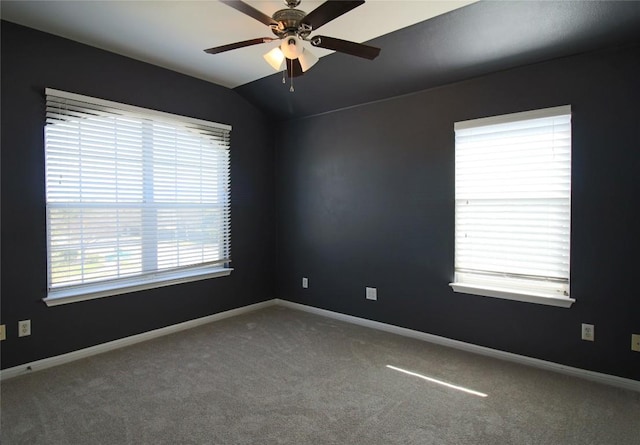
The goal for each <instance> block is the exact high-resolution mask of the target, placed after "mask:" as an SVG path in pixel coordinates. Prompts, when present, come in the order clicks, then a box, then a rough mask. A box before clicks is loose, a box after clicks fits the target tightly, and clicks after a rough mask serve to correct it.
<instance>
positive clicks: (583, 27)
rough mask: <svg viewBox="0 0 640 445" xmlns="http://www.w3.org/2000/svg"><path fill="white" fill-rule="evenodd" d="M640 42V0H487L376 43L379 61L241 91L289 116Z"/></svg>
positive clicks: (279, 116)
mask: <svg viewBox="0 0 640 445" xmlns="http://www.w3.org/2000/svg"><path fill="white" fill-rule="evenodd" d="M638 42H640V1H623V2H613V1H602V2H591V1H508V2H494V1H481V2H478V3H473V4H471V5H468V6H465V7H463V8H460V9H456V10H454V11H452V12H449V13H447V14H444V15H440V16H438V17H435V18H432V19H430V20H426V21H424V22H421V23H418V24H416V25H413V26H410V27H407V28H404V29H401V30H399V31H395V32H392V33H390V34H387V35H384V36H382V37H378V38H376V39H373V40H370V41H369V42H368V44H370V45H373V46H377V47H380V48H382V51H381V53H380V56H379V57H378V58H377V59H375V60H373V61H369V60H365V59H359V58H356V57H351V56H347V55H344V54H337V53H336V54H332V55H330V56H327V57H324V58H323V59H322V60H321V62H320V63H318V64H316V66H314V67H313V69H311V70H309V71H308V72H307V73H305V74H304V75H303V76H301V77H296V78H295V79H294V80H293V82H294V84H293V85H294V88H295V92H293V93H291V92H290V91H289V79H287V84H286V85H283V84H282V74H274V75H272V76H268V77H265V78H262V79H259V80H256V81H254V82H251V83H248V84H245V85H242V86H239V87H237V88H235V90H236V91H237V92H238V93H239V94H241V95H242V96H244V97H245V98H246V99H247V100H249V101H250V102H253V103H255V104H256V105H257V106H259V107H260V108H262V109H263V110H265V111H266V112H267V113H269V114H270V115H271V116H272V117H273V118H274V119H276V120H289V119H295V118H300V117H305V116H310V115H316V114H320V113H324V112H327V111H331V110H336V109H340V108H345V107H350V106H354V105H358V104H362V103H368V102H372V101H377V100H382V99H386V98H390V97H394V96H399V95H403V94H409V93H412V92H416V91H421V90H424V89H428V88H433V87H437V86H439V85H444V84H448V83H452V82H456V81H460V80H464V79H468V78H471V77H475V76H480V75H483V74H486V73H489V72H494V71H499V70H505V69H509V68H513V67H516V66H521V65H526V64H531V63H536V62H540V61H544V60H549V59H554V58H558V57H563V56H568V55H572V54H577V53H581V52H586V51H591V50H596V49H599V48H603V47H607V46H616V45H625V44H631V43H638ZM585 75H588V73H585Z"/></svg>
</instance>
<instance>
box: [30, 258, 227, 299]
mask: <svg viewBox="0 0 640 445" xmlns="http://www.w3.org/2000/svg"><path fill="white" fill-rule="evenodd" d="M232 271H233V269H232V268H223V267H218V268H215V269H204V270H203V269H200V270H196V271H190V272H184V271H180V272H174V273H172V274H166V275H163V276H162V278H161V279H158V277H152V278H147V280H146V281H141V280H140V279H138V280H137V281H136V282H129V283H118V284H113V283H109V284H96V285H93V286H82V287H81V288H71V289H69V288H67V289H61V290H53V291H49V294H48V295H47V297H46V298H43V299H42V301H44V302H45V304H46V305H47V306H58V305H61V304H68V303H76V302H78V301H86V300H94V299H96V298H103V297H111V296H114V295H121V294H127V293H130V292H137V291H141V290H147V289H155V288H158V287H164V286H172V285H174V284H181V283H189V282H192V281H200V280H206V279H209V278H217V277H224V276H227V275H230V274H231V272H232Z"/></svg>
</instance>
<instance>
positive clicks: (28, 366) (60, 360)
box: [0, 300, 276, 380]
mask: <svg viewBox="0 0 640 445" xmlns="http://www.w3.org/2000/svg"><path fill="white" fill-rule="evenodd" d="M274 304H276V300H267V301H263V302H260V303H256V304H251V305H249V306H244V307H239V308H237V309H231V310H229V311H225V312H220V313H217V314H213V315H208V316H206V317H202V318H197V319H195V320H189V321H185V322H183V323H178V324H174V325H171V326H166V327H164V328H160V329H154V330H153V331H148V332H143V333H142V334H137V335H132V336H130V337H125V338H121V339H118V340H114V341H110V342H108V343H102V344H100V345H96V346H91V347H89V348H85V349H80V350H78V351H73V352H69V353H67V354H62V355H57V356H55V357H49V358H45V359H42V360H37V361H35V362H31V363H25V364H23V365H19V366H14V367H13V368H7V369H3V370H2V371H0V380H6V379H10V378H12V377H17V376H19V375H23V374H28V373H30V372H33V371H39V370H42V369H46V368H51V367H53V366H58V365H62V364H64V363H69V362H73V361H75V360H80V359H82V358H86V357H91V356H92V355H97V354H102V353H103V352H108V351H113V350H114V349H118V348H123V347H125V346H130V345H133V344H136V343H140V342H143V341H147V340H151V339H153V338H157V337H162V336H164V335H168V334H173V333H174V332H179V331H184V330H186V329H191V328H195V327H196V326H201V325H203V324H207V323H211V322H214V321H217V320H222V319H224V318H229V317H235V316H236V315H241V314H246V313H247V312H252V311H256V310H258V309H263V308H265V307H269V306H273V305H274Z"/></svg>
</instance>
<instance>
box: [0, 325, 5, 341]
mask: <svg viewBox="0 0 640 445" xmlns="http://www.w3.org/2000/svg"><path fill="white" fill-rule="evenodd" d="M6 339H7V328H6V326H5V325H3V324H0V341H2V340H6Z"/></svg>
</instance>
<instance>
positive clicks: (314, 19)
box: [302, 0, 364, 30]
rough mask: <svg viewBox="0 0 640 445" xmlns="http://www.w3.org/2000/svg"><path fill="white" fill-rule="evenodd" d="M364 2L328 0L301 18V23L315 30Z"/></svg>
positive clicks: (357, 0)
mask: <svg viewBox="0 0 640 445" xmlns="http://www.w3.org/2000/svg"><path fill="white" fill-rule="evenodd" d="M363 3H364V0H356V1H342V0H328V1H326V2H324V3H323V4H321V5H320V6H318V7H317V8H316V9H314V10H313V11H311V12H310V13H309V14H307V15H306V17H305V18H304V19H302V23H305V24H307V25H311V29H313V30H316V29H318V28H320V27H321V26H322V25H324V24H325V23H329V22H330V21H331V20H333V19H336V18H338V17H340V16H341V15H342V14H345V13H347V12H349V11H351V10H352V9H353V8H356V7H358V6H360V5H361V4H363Z"/></svg>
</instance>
